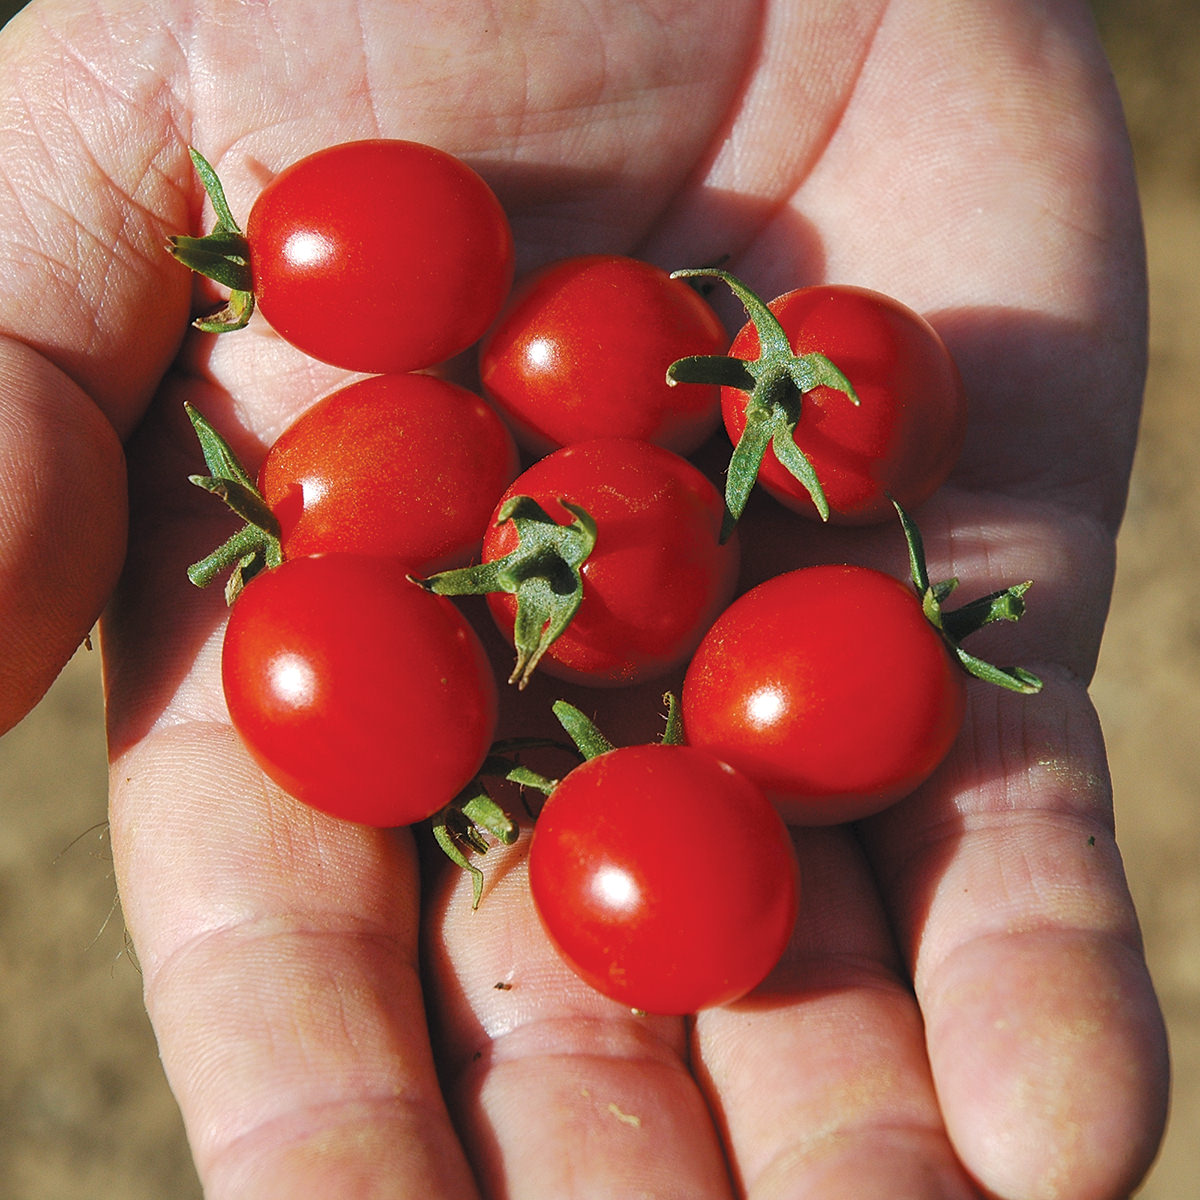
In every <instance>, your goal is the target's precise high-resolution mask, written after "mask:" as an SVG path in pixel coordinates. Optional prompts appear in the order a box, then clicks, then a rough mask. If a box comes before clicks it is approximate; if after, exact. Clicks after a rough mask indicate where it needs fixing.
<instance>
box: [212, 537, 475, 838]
mask: <svg viewBox="0 0 1200 1200" xmlns="http://www.w3.org/2000/svg"><path fill="white" fill-rule="evenodd" d="M221 670H222V679H223V682H224V687H225V698H226V701H227V703H228V707H229V715H230V718H231V720H232V722H233V725H234V728H235V729H236V730H237V732H238V734H239V735H240V736H241V738H242V740H243V742H244V743H245V745H246V746H247V748H248V749H249V751H250V753H251V754H252V755H253V757H254V758H255V759H256V760H257V762H258V763H259V765H260V766H261V767H262V769H263V770H264V771H265V772H266V774H267V775H269V776H270V777H271V778H272V779H273V780H274V781H275V782H276V783H278V784H279V785H280V786H281V787H282V788H284V789H285V790H286V791H287V792H289V793H290V794H291V795H292V796H294V797H296V799H298V800H301V801H303V802H304V803H306V804H309V805H311V806H312V807H314V808H317V809H320V810H322V811H324V812H327V813H331V814H333V815H334V816H337V817H342V818H344V819H346V820H349V821H356V822H360V823H363V824H367V825H378V826H392V825H407V824H410V823H412V822H415V821H421V820H423V819H425V818H426V817H428V816H430V815H431V814H432V813H434V812H436V811H437V810H438V809H440V808H442V807H443V806H444V805H446V804H448V803H449V802H450V801H451V800H452V799H453V798H454V797H455V795H456V794H457V793H458V792H459V790H460V789H461V788H463V787H464V786H465V785H466V784H467V783H468V782H469V781H470V780H471V778H472V777H473V776H474V774H475V772H476V771H477V770H478V769H479V766H480V764H481V763H482V761H483V758H484V756H485V754H486V753H487V751H488V749H489V747H490V745H491V742H492V738H493V734H494V730H495V724H496V706H497V697H496V685H495V681H494V677H493V675H492V672H491V669H490V667H489V665H488V662H487V658H486V655H485V653H484V650H483V647H482V645H481V644H480V642H479V640H478V638H477V637H476V635H475V633H474V631H473V630H472V629H471V627H470V626H469V625H468V623H467V622H466V620H465V618H464V617H463V616H462V615H461V614H460V613H459V611H458V610H457V609H456V608H455V607H454V605H453V602H452V601H449V600H445V599H443V598H442V597H440V596H433V595H430V594H429V593H428V592H425V591H423V590H422V589H421V588H419V587H417V586H416V585H415V584H413V583H412V582H410V581H409V579H408V578H407V576H406V572H405V567H404V565H403V564H402V563H401V562H399V561H398V560H395V559H391V558H384V557H370V556H360V555H350V554H326V555H320V556H316V557H312V558H294V559H290V560H288V561H286V562H284V563H283V564H282V565H280V566H279V567H276V568H274V569H273V570H269V571H264V572H262V573H261V574H259V575H257V576H255V578H254V579H252V580H251V581H250V582H249V583H248V584H247V585H246V587H245V589H244V590H243V591H242V593H241V594H240V595H239V596H238V598H237V600H236V601H235V603H234V605H233V608H232V610H231V612H230V616H229V625H228V627H227V630H226V633H225V641H224V647H223V651H222V659H221Z"/></svg>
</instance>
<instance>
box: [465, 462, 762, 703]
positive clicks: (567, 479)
mask: <svg viewBox="0 0 1200 1200" xmlns="http://www.w3.org/2000/svg"><path fill="white" fill-rule="evenodd" d="M515 496H526V497H529V498H531V499H532V500H534V501H536V502H537V503H538V504H539V505H540V506H541V507H542V508H543V509H544V510H545V511H546V512H547V513H548V514H549V515H550V516H551V517H552V518H553V519H554V520H555V521H557V522H559V523H561V524H563V525H566V524H568V523H569V522H570V521H571V517H572V514H571V513H570V512H569V511H568V510H566V509H564V508H563V507H562V505H561V504H560V500H564V499H565V500H567V501H570V502H571V503H573V504H574V505H577V506H578V507H580V508H582V509H584V510H586V512H587V513H588V514H589V516H590V517H591V519H592V520H593V521H594V522H595V526H596V535H595V546H594V548H593V549H592V551H591V553H590V554H589V555H588V557H587V558H586V559H585V561H584V562H583V564H582V566H581V567H580V568H579V577H580V580H581V584H582V598H581V600H580V602H579V607H578V609H577V611H576V612H575V613H574V615H573V616H572V617H571V619H570V623H569V624H568V625H567V626H566V629H565V630H564V631H563V632H562V633H561V634H560V635H559V636H558V637H557V638H556V639H555V640H554V641H553V642H551V643H550V645H549V647H548V648H547V649H546V650H545V653H544V655H543V657H542V658H541V659H540V666H539V668H538V669H539V670H544V671H545V672H546V673H547V674H550V675H553V676H555V677H556V678H559V679H567V680H572V681H576V682H582V683H589V684H595V685H615V686H625V685H628V684H632V683H636V682H640V681H643V680H648V679H654V678H656V677H658V676H661V675H663V674H664V673H666V672H667V671H669V670H671V669H672V668H673V667H676V666H678V665H680V664H681V663H683V662H685V661H686V659H687V657H688V656H689V655H690V654H691V652H692V650H693V649H694V648H695V646H696V644H697V643H698V642H699V641H700V638H701V637H702V636H703V634H704V631H705V630H706V629H707V628H708V626H709V625H710V624H711V623H712V621H713V620H714V618H715V617H716V616H717V614H718V613H719V612H720V611H721V610H722V609H723V608H724V607H725V605H726V604H727V603H728V602H729V600H730V599H731V597H732V596H733V591H734V586H735V583H736V579H737V569H738V558H739V554H738V543H737V541H736V540H732V541H728V542H726V543H725V544H724V545H722V544H721V543H719V542H718V540H717V534H718V531H719V530H720V526H721V517H722V512H723V508H722V503H721V497H720V495H719V494H718V492H717V490H716V488H715V487H713V485H712V483H711V482H710V481H709V480H708V478H707V477H706V476H704V475H703V474H701V472H700V471H699V470H697V468H696V467H694V466H692V464H691V463H690V462H688V461H687V459H685V458H681V457H680V456H679V455H677V454H674V453H672V452H671V451H670V450H665V449H663V448H662V447H661V446H655V445H652V444H651V443H650V442H643V441H638V440H636V439H634V438H597V439H595V440H593V441H589V442H576V443H574V444H573V445H570V446H564V447H563V448H562V449H561V450H557V451H555V452H554V453H553V454H550V455H547V456H546V457H545V458H543V459H540V460H539V461H538V462H536V463H534V464H533V465H532V466H531V467H529V468H528V469H527V470H525V471H524V472H523V473H522V474H521V475H519V476H518V477H517V478H516V480H515V481H514V482H513V483H512V484H511V486H510V487H509V489H508V491H507V492H506V493H505V497H504V499H503V500H502V501H501V503H500V505H499V506H498V508H497V514H499V512H500V510H501V509H503V508H504V506H505V502H506V501H507V500H509V499H511V498H512V497H515ZM518 542H519V538H518V533H517V529H516V527H515V524H514V522H513V521H496V522H494V523H493V524H492V525H491V527H490V528H489V529H488V531H487V533H486V534H485V536H484V539H483V559H484V561H485V562H495V561H497V560H500V559H502V558H504V557H505V556H506V555H508V554H509V553H511V552H512V551H514V550H516V549H517V546H518ZM553 586H554V587H555V588H557V587H558V584H557V583H555V584H554V585H553ZM519 600H520V597H519V596H518V595H517V594H514V593H510V592H505V591H494V592H491V593H490V594H489V595H488V597H487V602H488V607H489V609H490V610H491V613H492V616H493V618H494V619H495V622H496V624H497V625H498V626H499V628H500V630H501V631H502V632H503V633H504V634H505V635H506V636H508V637H509V638H513V637H514V630H515V629H516V627H517V615H518V609H519Z"/></svg>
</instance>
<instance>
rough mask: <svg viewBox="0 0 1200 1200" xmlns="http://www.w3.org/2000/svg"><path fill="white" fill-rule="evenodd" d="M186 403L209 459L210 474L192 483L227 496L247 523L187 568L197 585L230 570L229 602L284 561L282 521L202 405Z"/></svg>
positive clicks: (192, 478) (223, 497) (206, 460)
mask: <svg viewBox="0 0 1200 1200" xmlns="http://www.w3.org/2000/svg"><path fill="white" fill-rule="evenodd" d="M183 407H184V411H185V412H186V413H187V415H188V419H189V420H190V421H191V423H192V428H193V429H194V430H195V431H196V437H197V439H198V440H199V442H200V449H201V451H202V453H203V454H204V463H205V465H206V466H207V467H208V470H209V472H210V473H209V474H208V475H189V476H188V480H189V482H191V483H193V484H195V485H196V487H198V488H201V489H203V490H204V491H206V492H210V493H211V494H212V495H214V496H216V497H217V498H218V499H220V500H223V501H224V502H225V504H226V505H227V506H228V507H229V508H230V509H231V510H232V511H233V512H234V513H236V514H237V515H238V516H239V517H241V519H242V520H243V521H244V522H245V524H244V525H243V527H242V528H241V529H239V530H238V531H237V532H236V533H235V534H233V536H232V537H230V538H229V539H228V540H227V541H225V542H224V543H222V545H220V546H218V547H217V549H216V550H214V551H213V552H212V553H211V554H208V555H206V556H205V557H204V558H202V559H200V560H199V562H195V563H193V564H192V565H191V566H190V567H189V568H188V579H190V580H191V581H192V583H194V584H195V585H196V586H197V587H207V586H208V585H209V584H210V583H212V582H213V581H214V580H216V579H217V578H218V577H219V576H220V575H223V574H225V573H226V572H229V573H230V574H229V579H228V581H227V583H226V586H225V600H226V603H228V604H232V603H233V602H234V600H236V599H237V597H238V594H239V593H240V592H241V590H242V588H243V587H244V586H245V585H246V584H247V583H249V582H250V580H251V579H252V578H253V577H254V576H255V575H257V574H258V572H259V571H262V570H264V569H267V568H270V567H277V566H279V564H280V563H281V562H282V561H283V547H282V544H281V541H280V529H279V522H278V521H277V520H276V518H275V514H274V513H273V512H271V510H270V508H269V507H268V506H267V502H266V501H265V500H264V499H263V497H262V493H261V492H259V490H258V488H257V486H256V485H255V482H254V479H253V478H252V477H251V475H250V474H249V473H248V472H247V471H246V469H245V467H243V466H242V464H241V463H240V462H239V461H238V458H237V455H235V454H234V452H233V450H232V449H231V448H230V446H229V443H228V442H226V441H225V439H224V438H223V437H221V435H220V434H219V433H218V432H217V431H216V429H214V428H213V426H212V425H210V424H209V422H208V420H207V419H206V418H205V417H204V416H203V415H202V414H201V413H200V411H199V410H198V409H196V408H195V407H193V406H192V405H191V404H185V405H184V406H183Z"/></svg>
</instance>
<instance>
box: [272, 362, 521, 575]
mask: <svg viewBox="0 0 1200 1200" xmlns="http://www.w3.org/2000/svg"><path fill="white" fill-rule="evenodd" d="M518 467H519V462H518V458H517V449H516V445H515V443H514V442H513V439H512V435H511V434H510V433H509V432H508V429H507V427H506V426H505V425H504V422H503V421H501V420H500V418H499V417H498V416H497V415H496V413H495V412H494V411H493V410H492V409H491V408H490V407H489V406H488V405H487V404H486V403H485V402H484V401H483V400H481V399H480V398H479V397H478V396H475V395H473V394H472V393H471V392H469V391H466V390H465V389H464V388H461V387H458V386H457V385H455V384H452V383H448V382H446V381H445V380H442V379H436V378H434V377H433V376H431V375H379V376H374V377H372V378H370V379H363V380H360V381H358V382H357V383H352V384H350V385H349V386H348V387H346V388H343V389H342V390H341V391H338V392H334V393H333V394H332V395H330V396H326V397H325V398H324V399H323V400H320V401H318V402H317V403H316V404H315V405H314V406H313V407H312V408H310V409H308V410H307V411H306V412H305V413H304V414H303V415H302V416H301V417H300V418H299V419H298V420H297V421H295V422H294V423H293V424H292V425H291V426H290V427H289V428H288V429H287V430H285V431H284V432H283V433H282V434H281V435H280V437H279V438H278V439H277V440H276V441H275V443H274V444H273V445H272V446H271V449H270V450H269V452H268V453H267V457H266V459H265V460H264V461H263V464H262V466H261V468H260V469H259V473H258V488H259V491H260V492H261V494H262V497H263V499H264V501H265V502H266V504H267V506H268V508H269V509H270V510H271V512H272V513H273V514H274V516H275V517H276V519H277V520H278V522H279V525H280V529H281V540H282V544H283V556H284V557H285V558H295V557H299V556H302V555H308V554H320V553H325V552H329V551H341V552H349V553H358V554H391V555H395V556H396V557H398V558H400V559H402V560H403V561H404V562H405V564H406V565H407V566H408V567H409V568H410V570H413V571H440V570H443V569H444V568H447V567H452V566H458V565H460V564H462V563H465V562H467V561H469V560H470V559H471V558H472V557H473V556H474V555H475V554H477V553H478V550H479V546H480V544H481V542H482V540H483V534H484V530H485V529H486V528H487V525H488V521H489V519H490V517H491V515H492V511H493V510H494V509H495V507H496V502H497V500H498V499H499V498H500V495H501V493H502V492H503V491H504V489H505V488H506V487H507V486H508V484H509V483H511V482H512V480H513V478H514V477H515V476H516V474H517V470H518Z"/></svg>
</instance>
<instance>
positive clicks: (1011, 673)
mask: <svg viewBox="0 0 1200 1200" xmlns="http://www.w3.org/2000/svg"><path fill="white" fill-rule="evenodd" d="M892 505H893V507H894V508H895V509H896V512H897V514H898V515H899V517H900V524H901V525H902V526H903V528H904V537H905V540H906V541H907V543H908V561H909V567H910V569H911V571H912V581H913V587H914V588H916V591H917V596H918V597H919V599H920V601H921V608H922V610H923V611H924V613H925V617H926V619H927V620H928V621H929V623H930V624H931V625H932V626H933V627H934V628H935V629H936V630H938V632H939V633H940V634H941V635H942V639H943V640H944V641H945V643H946V646H947V647H948V648H949V650H950V653H951V654H952V655H953V656H954V657H955V659H957V661H958V663H959V664H960V666H962V668H963V669H964V670H965V671H967V672H968V673H969V674H971V675H974V676H975V678H976V679H982V680H983V681H984V682H985V683H992V684H995V685H996V686H997V687H1002V688H1007V689H1008V690H1009V691H1012V692H1020V693H1022V694H1023V695H1027V696H1029V695H1033V694H1034V693H1036V692H1040V691H1041V690H1042V681H1041V680H1040V679H1039V678H1038V677H1037V676H1036V675H1033V674H1031V673H1030V672H1029V671H1026V670H1025V668H1024V667H997V666H993V664H991V663H989V662H985V661H984V660H983V659H981V658H977V657H976V656H975V655H973V654H970V653H968V652H967V651H966V650H964V649H963V646H962V641H963V639H964V638H966V637H969V636H970V635H971V634H972V633H975V632H976V631H977V630H979V629H982V628H983V627H984V626H985V625H990V624H991V623H992V622H993V621H1018V620H1020V619H1021V617H1022V616H1023V615H1024V613H1025V593H1026V592H1027V591H1029V589H1030V588H1031V587H1032V586H1033V581H1032V580H1026V581H1025V582H1024V583H1017V584H1013V585H1012V586H1011V587H1007V588H1003V589H1001V590H1000V591H997V592H992V593H991V594H990V595H987V596H981V597H980V598H979V599H978V600H972V601H971V602H970V603H969V604H964V605H963V606H962V607H961V608H956V609H951V610H950V611H947V610H946V609H945V608H943V605H944V603H945V602H946V600H947V599H949V597H950V594H951V593H952V592H953V591H954V590H955V588H957V587H958V580H957V579H947V580H943V581H942V582H940V583H931V582H930V581H929V572H928V570H927V569H926V565H925V546H924V542H923V541H922V539H921V532H920V530H919V529H918V528H917V526H916V524H915V523H914V522H913V520H912V518H911V517H910V516H909V515H908V513H906V512H905V511H904V509H903V508H901V507H900V505H899V504H897V503H896V501H895V500H893V501H892Z"/></svg>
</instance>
